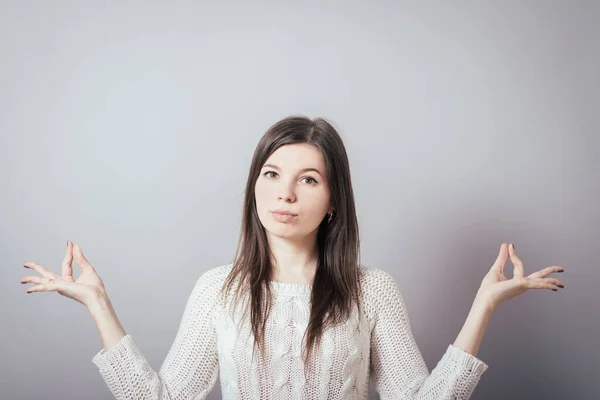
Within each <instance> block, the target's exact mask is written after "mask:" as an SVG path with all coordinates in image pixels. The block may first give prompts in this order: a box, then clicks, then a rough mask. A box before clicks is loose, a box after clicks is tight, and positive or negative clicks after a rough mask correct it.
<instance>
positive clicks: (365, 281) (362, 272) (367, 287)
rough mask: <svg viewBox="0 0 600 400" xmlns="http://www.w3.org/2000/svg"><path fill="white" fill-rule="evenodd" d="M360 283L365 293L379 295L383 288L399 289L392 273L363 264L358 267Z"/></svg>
mask: <svg viewBox="0 0 600 400" xmlns="http://www.w3.org/2000/svg"><path fill="white" fill-rule="evenodd" d="M358 273H359V279H360V284H361V287H362V291H363V293H364V294H365V295H367V296H368V295H377V292H379V291H381V290H389V289H392V288H393V289H397V287H398V286H397V284H396V281H395V280H394V278H393V277H392V275H390V274H389V273H388V272H386V271H384V270H382V269H379V268H370V267H367V266H364V265H361V266H360V267H359V268H358Z"/></svg>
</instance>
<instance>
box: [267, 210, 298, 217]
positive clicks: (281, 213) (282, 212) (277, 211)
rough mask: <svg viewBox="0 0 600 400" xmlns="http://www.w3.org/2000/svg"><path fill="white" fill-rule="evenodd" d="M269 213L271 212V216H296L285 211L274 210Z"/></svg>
mask: <svg viewBox="0 0 600 400" xmlns="http://www.w3.org/2000/svg"><path fill="white" fill-rule="evenodd" d="M271 212H272V213H273V214H279V215H291V216H294V217H295V216H296V215H298V214H294V213H292V212H289V211H286V210H274V211H271Z"/></svg>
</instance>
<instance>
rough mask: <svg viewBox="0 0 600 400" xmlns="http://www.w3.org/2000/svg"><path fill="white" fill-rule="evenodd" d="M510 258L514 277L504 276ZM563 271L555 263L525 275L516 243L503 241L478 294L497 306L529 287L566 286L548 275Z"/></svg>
mask: <svg viewBox="0 0 600 400" xmlns="http://www.w3.org/2000/svg"><path fill="white" fill-rule="evenodd" d="M509 258H510V260H511V262H512V264H513V266H514V270H513V278H512V279H508V278H507V277H506V276H504V264H506V261H507V260H508V259H509ZM563 271H564V269H563V268H562V267H560V266H557V265H554V266H551V267H546V268H544V269H541V270H539V271H537V272H534V273H532V274H530V275H528V276H524V275H525V271H524V269H523V262H522V261H521V259H520V258H519V257H518V256H517V254H516V253H515V249H514V245H512V244H511V245H510V246H509V245H507V244H506V243H502V246H500V253H499V254H498V258H497V259H496V262H495V263H494V265H492V268H491V269H490V271H489V272H488V273H487V275H486V276H485V278H483V281H482V282H481V286H480V288H479V291H478V292H477V296H478V297H480V298H481V299H484V300H485V301H487V302H490V303H489V304H490V305H491V306H492V308H496V307H497V306H498V305H500V303H502V302H503V301H506V300H508V299H510V298H512V297H515V296H518V295H520V294H523V293H525V292H526V291H528V290H529V289H553V290H558V289H557V288H564V285H565V284H564V283H563V282H562V281H561V280H560V279H557V278H548V277H547V276H548V275H550V274H552V273H554V272H563Z"/></svg>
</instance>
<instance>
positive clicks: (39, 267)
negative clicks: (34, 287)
mask: <svg viewBox="0 0 600 400" xmlns="http://www.w3.org/2000/svg"><path fill="white" fill-rule="evenodd" d="M23 266H24V267H25V268H30V269H32V270H34V271H35V272H37V273H38V274H40V275H41V276H43V277H45V278H51V279H53V278H55V277H56V274H55V273H54V272H52V271H50V270H49V269H48V268H46V267H44V266H42V265H40V264H38V263H35V262H26V263H23Z"/></svg>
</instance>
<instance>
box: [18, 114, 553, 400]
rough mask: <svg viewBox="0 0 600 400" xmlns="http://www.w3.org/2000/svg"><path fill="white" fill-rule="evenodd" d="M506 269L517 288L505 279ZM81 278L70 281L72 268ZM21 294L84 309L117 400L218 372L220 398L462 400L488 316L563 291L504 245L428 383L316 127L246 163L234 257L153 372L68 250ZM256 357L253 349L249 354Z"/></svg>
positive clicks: (204, 388)
mask: <svg viewBox="0 0 600 400" xmlns="http://www.w3.org/2000/svg"><path fill="white" fill-rule="evenodd" d="M508 258H510V259H511V261H512V263H513V264H514V277H513V278H512V279H507V278H506V277H505V276H504V274H503V267H504V264H505V263H506V261H507V260H508ZM73 259H74V260H75V261H76V263H77V264H78V266H79V267H80V269H81V274H80V276H79V278H78V279H77V280H75V279H74V278H73V269H72V261H73ZM25 267H27V268H31V269H33V270H35V271H36V272H37V273H38V274H39V276H27V277H24V278H22V280H21V282H22V283H33V284H35V285H34V286H32V287H30V288H28V290H27V293H32V292H51V291H56V292H58V293H60V294H61V295H63V296H66V297H70V298H72V299H74V300H77V301H79V302H80V303H82V304H83V305H85V306H86V307H87V308H88V310H89V311H90V314H91V315H92V317H93V319H94V322H95V323H96V326H97V328H98V331H99V333H100V336H101V338H102V342H103V345H104V348H103V349H102V350H101V351H99V352H98V353H97V354H96V355H95V356H94V358H93V362H94V363H95V364H96V365H97V366H98V368H99V370H100V373H101V374H102V376H103V378H104V380H105V382H106V384H107V385H108V387H109V389H110V390H111V391H112V393H113V394H114V396H115V397H116V398H118V399H203V398H205V397H206V396H207V394H208V393H209V392H210V391H211V389H212V387H213V386H214V384H215V382H216V380H217V377H218V375H219V373H220V378H221V389H222V393H223V398H225V399H238V398H239V399H292V398H294V399H296V398H298V399H300V398H302V399H365V398H367V393H368V386H369V379H372V380H373V384H374V387H375V389H376V390H377V392H378V393H379V395H380V397H381V398H382V399H466V398H469V397H470V396H471V394H472V393H473V390H474V389H475V387H476V385H477V383H478V382H479V379H480V377H481V375H482V374H483V373H484V372H485V371H486V370H487V368H488V366H487V364H485V363H484V362H483V361H481V360H480V359H478V358H477V357H476V354H477V351H478V348H479V345H480V343H481V340H482V336H483V333H484V331H485V328H486V325H487V322H488V320H489V318H490V316H491V313H492V311H493V310H494V309H495V308H496V307H497V306H498V305H499V304H500V303H501V302H503V301H505V300H507V299H509V298H511V297H514V296H516V295H519V294H522V293H524V292H526V291H527V290H528V289H543V288H545V289H552V290H557V289H556V287H564V286H563V284H562V281H560V280H559V279H555V278H549V277H548V276H549V275H550V274H551V273H554V272H562V268H561V267H558V266H552V267H548V268H545V269H542V270H541V271H538V272H535V273H533V274H531V275H529V276H526V277H525V276H524V271H523V263H522V262H521V260H520V259H519V257H518V256H517V255H516V254H515V250H514V246H512V245H511V246H507V245H506V244H502V246H501V247H500V253H499V254H498V258H497V260H496V262H495V263H494V265H493V266H492V268H491V269H490V271H489V272H488V274H487V275H486V276H485V278H484V279H483V282H482V284H481V287H480V288H479V290H478V292H477V294H476V296H475V301H474V303H473V307H472V308H471V311H470V313H469V316H468V318H467V321H466V322H465V325H464V327H463V329H462V330H461V332H460V334H459V336H458V337H457V339H456V341H455V342H454V344H451V345H449V346H448V349H447V350H446V353H445V354H444V355H443V357H442V358H441V360H440V361H439V363H438V364H437V366H436V367H435V368H434V369H433V370H432V371H431V373H430V372H429V371H428V369H427V367H426V365H425V362H424V360H423V358H422V356H421V353H420V352H419V349H418V348H417V345H416V343H415V340H414V338H413V336H412V333H411V327H410V323H409V319H408V316H407V313H406V307H405V304H404V302H403V299H402V296H401V294H400V291H399V289H398V286H397V285H396V283H395V282H394V280H393V278H392V277H391V276H390V275H389V274H387V273H386V272H384V271H382V270H379V269H371V268H366V267H364V266H362V265H361V264H360V262H359V234H358V223H357V218H356V211H355V206H354V197H353V190H352V184H351V180H350V169H349V164H348V158H347V155H346V151H345V148H344V145H343V142H342V139H341V138H340V136H339V134H338V133H337V132H336V130H335V129H334V128H333V127H332V126H331V125H330V124H329V123H328V122H327V121H325V120H324V119H321V118H317V119H314V120H311V119H309V118H306V117H299V116H292V117H288V118H285V119H283V120H281V121H279V122H277V123H276V124H274V125H273V126H272V127H271V128H270V129H269V130H268V131H267V132H266V134H265V135H264V136H263V137H262V139H261V140H260V142H259V143H258V146H257V148H256V150H255V152H254V156H253V159H252V163H251V166H250V171H249V175H248V181H247V184H246V196H245V200H244V209H243V216H242V228H241V233H240V240H239V243H238V251H237V253H236V255H235V257H234V259H233V261H232V263H230V264H228V265H223V266H219V267H216V268H213V269H210V270H208V271H207V272H205V273H204V274H202V275H201V276H200V277H199V279H198V280H197V282H196V284H195V286H194V288H193V291H192V293H191V295H190V297H189V299H188V302H187V304H186V307H185V310H184V314H183V317H182V321H181V324H180V326H179V330H178V332H177V335H176V338H175V341H174V343H173V345H172V347H171V349H170V351H169V353H168V355H167V357H166V359H165V361H164V363H163V365H162V366H161V368H160V370H159V371H158V373H157V372H155V371H154V370H153V369H152V367H151V366H150V365H149V364H148V362H147V361H146V359H145V358H144V356H143V355H142V354H141V353H140V351H139V349H138V348H137V347H136V345H135V343H134V341H133V339H132V337H131V336H130V335H128V334H126V332H125V330H124V329H123V327H122V326H121V324H120V322H119V319H118V318H117V316H116V313H115V311H114V309H113V307H112V305H111V302H110V299H109V297H108V295H107V291H106V289H105V287H104V284H103V282H102V280H101V279H100V277H99V276H98V274H97V273H96V270H95V269H94V267H93V266H92V265H91V264H90V263H89V261H88V260H87V259H86V258H85V256H84V255H83V253H82V250H81V248H80V247H79V246H78V245H74V244H72V243H71V242H68V244H67V252H66V255H65V258H64V260H63V263H62V276H58V275H57V274H55V273H53V272H51V271H49V270H48V269H47V268H45V267H43V266H41V265H39V264H36V263H33V262H29V263H25ZM255 350H257V351H255Z"/></svg>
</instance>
